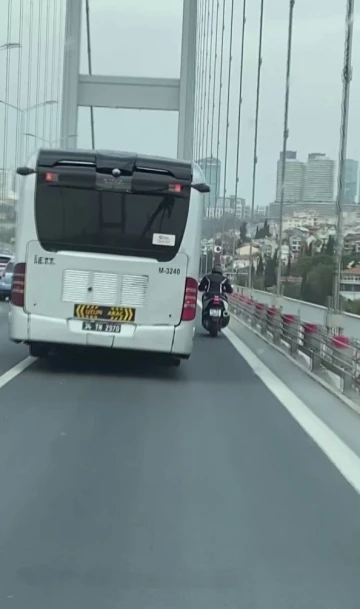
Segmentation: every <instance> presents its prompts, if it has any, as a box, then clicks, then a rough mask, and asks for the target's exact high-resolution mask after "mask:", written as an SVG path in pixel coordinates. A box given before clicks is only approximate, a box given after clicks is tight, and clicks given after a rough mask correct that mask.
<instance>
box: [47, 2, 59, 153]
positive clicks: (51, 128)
mask: <svg viewBox="0 0 360 609" xmlns="http://www.w3.org/2000/svg"><path fill="white" fill-rule="evenodd" d="M56 22H57V0H54V3H53V26H52V36H51V38H52V47H51V83H50V99H51V100H54V99H55V94H56V80H55V76H56V73H55V66H56ZM49 140H50V142H53V141H54V108H53V107H52V106H51V107H50V108H49Z"/></svg>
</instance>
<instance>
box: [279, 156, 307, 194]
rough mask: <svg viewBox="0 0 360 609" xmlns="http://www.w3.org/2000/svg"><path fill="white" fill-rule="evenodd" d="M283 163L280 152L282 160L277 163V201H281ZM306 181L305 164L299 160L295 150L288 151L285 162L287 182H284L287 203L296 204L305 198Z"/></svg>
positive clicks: (281, 158) (281, 157)
mask: <svg viewBox="0 0 360 609" xmlns="http://www.w3.org/2000/svg"><path fill="white" fill-rule="evenodd" d="M282 161H283V153H282V152H280V158H279V160H278V162H277V172H276V201H280V200H281V184H282ZM304 179H305V163H303V162H302V161H299V160H298V159H297V153H296V151H294V150H288V151H287V153H286V161H285V181H284V201H285V202H286V203H287V202H289V203H296V202H297V201H301V200H302V198H303V191H304Z"/></svg>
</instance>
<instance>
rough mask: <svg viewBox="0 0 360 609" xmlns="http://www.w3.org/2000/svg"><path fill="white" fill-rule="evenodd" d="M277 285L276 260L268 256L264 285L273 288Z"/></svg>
mask: <svg viewBox="0 0 360 609" xmlns="http://www.w3.org/2000/svg"><path fill="white" fill-rule="evenodd" d="M274 285H276V260H274V257H273V258H268V259H267V261H266V265H265V273H264V287H265V289H266V288H272V287H273V286H274Z"/></svg>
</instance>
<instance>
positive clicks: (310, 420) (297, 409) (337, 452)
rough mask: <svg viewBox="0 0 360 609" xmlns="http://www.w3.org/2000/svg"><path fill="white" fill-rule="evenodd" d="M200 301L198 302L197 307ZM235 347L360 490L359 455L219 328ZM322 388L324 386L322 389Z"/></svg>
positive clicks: (230, 334)
mask: <svg viewBox="0 0 360 609" xmlns="http://www.w3.org/2000/svg"><path fill="white" fill-rule="evenodd" d="M201 304H202V303H201V302H198V305H199V307H200V308H202V306H201ZM222 334H224V336H226V338H227V339H228V340H229V342H230V343H231V344H232V345H233V347H234V348H235V349H236V351H237V352H238V353H239V355H241V357H242V358H243V359H244V360H245V361H246V363H247V364H248V365H249V366H250V368H251V369H252V370H253V372H254V373H255V374H256V376H257V377H258V378H259V379H260V380H261V381H262V382H263V383H264V385H265V386H266V387H267V388H268V389H269V391H270V392H271V393H272V394H273V395H274V396H275V397H276V399H277V400H278V402H280V404H281V405H282V406H284V408H285V409H286V410H287V411H288V413H289V414H290V415H291V416H292V417H293V418H294V419H295V421H296V422H297V423H298V424H299V425H300V427H302V429H303V430H304V431H305V432H306V433H307V434H308V436H309V437H310V438H311V439H312V440H313V441H314V442H315V444H317V446H318V447H319V448H320V449H321V450H322V452H323V453H324V454H325V455H326V456H327V457H328V459H329V460H330V461H331V462H332V464H333V465H334V466H335V467H336V468H337V469H338V470H339V472H340V473H341V474H342V475H343V476H344V478H345V479H346V480H347V481H348V482H349V484H351V486H352V487H353V488H354V489H355V490H356V492H357V493H359V494H360V458H359V457H358V456H357V455H356V454H355V453H354V452H353V451H352V450H351V449H350V448H349V447H348V446H347V445H346V444H345V442H343V441H342V440H341V439H340V438H339V437H338V436H337V435H336V434H335V433H334V432H333V431H332V430H331V429H330V428H329V427H328V426H327V425H326V424H325V423H324V422H323V421H322V420H321V419H320V418H319V417H318V416H316V415H315V414H314V413H313V412H312V410H311V409H310V408H309V407H308V406H307V405H306V404H305V402H303V401H302V400H301V399H300V398H299V397H298V396H297V395H296V394H295V393H294V392H293V391H291V389H289V387H287V386H286V385H285V383H283V381H282V380H281V379H279V378H278V377H277V376H276V374H274V373H273V372H272V371H271V370H270V369H269V368H268V367H267V366H266V365H265V364H264V363H263V362H262V361H261V360H260V359H259V358H258V356H257V355H255V353H253V351H251V349H249V347H248V346H247V345H245V343H243V341H242V340H241V339H240V338H239V337H238V336H237V335H236V334H235V333H234V332H233V331H232V330H230V329H229V328H226V329H225V330H222ZM324 391H325V389H324Z"/></svg>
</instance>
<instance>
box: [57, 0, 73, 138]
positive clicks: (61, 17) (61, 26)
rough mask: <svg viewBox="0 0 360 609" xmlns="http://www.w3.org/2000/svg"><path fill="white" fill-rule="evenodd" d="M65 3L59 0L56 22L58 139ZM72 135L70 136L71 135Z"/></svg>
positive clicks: (59, 133) (59, 134) (58, 136)
mask: <svg viewBox="0 0 360 609" xmlns="http://www.w3.org/2000/svg"><path fill="white" fill-rule="evenodd" d="M64 9H65V2H64V0H60V2H59V20H58V33H59V38H58V64H57V83H58V96H57V97H58V100H57V101H58V103H57V106H56V137H57V139H59V138H60V137H61V131H60V121H61V112H60V109H61V105H62V102H63V99H62V90H63V74H62V69H63V62H64V40H65V15H64ZM65 135H70V134H65ZM71 135H72V134H71Z"/></svg>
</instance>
